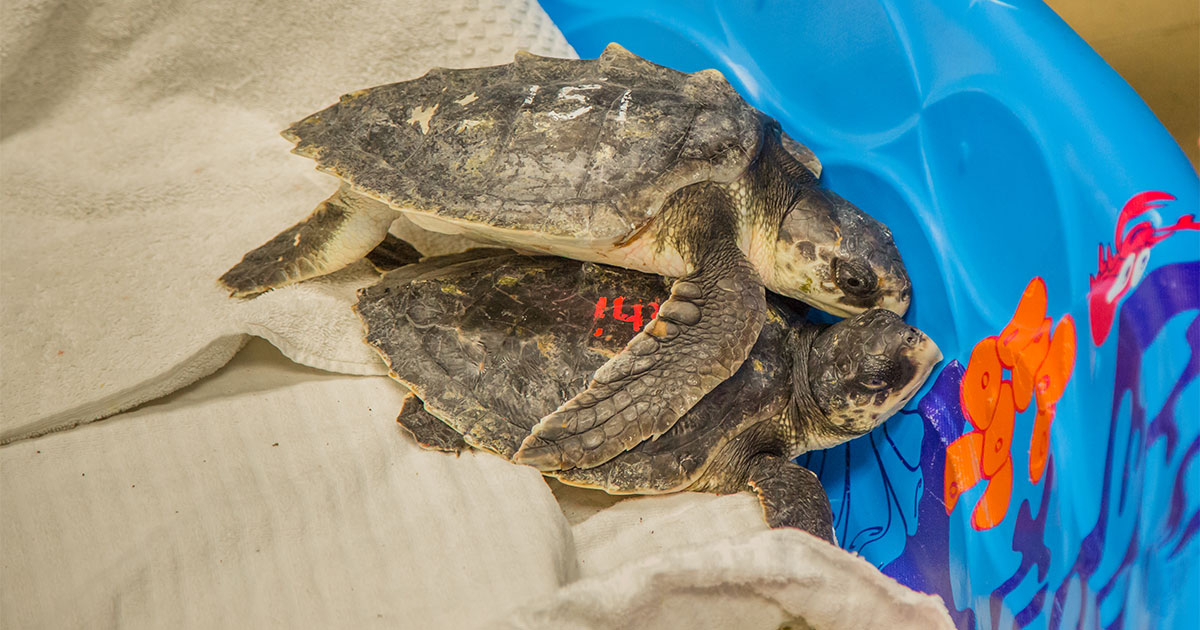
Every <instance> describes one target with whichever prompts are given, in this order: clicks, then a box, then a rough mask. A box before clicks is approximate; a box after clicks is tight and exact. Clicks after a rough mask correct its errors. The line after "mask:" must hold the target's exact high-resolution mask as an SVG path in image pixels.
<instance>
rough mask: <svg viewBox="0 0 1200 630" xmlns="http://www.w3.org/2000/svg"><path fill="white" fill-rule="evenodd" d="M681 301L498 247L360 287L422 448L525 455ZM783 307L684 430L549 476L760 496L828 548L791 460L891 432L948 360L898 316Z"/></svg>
mask: <svg viewBox="0 0 1200 630" xmlns="http://www.w3.org/2000/svg"><path fill="white" fill-rule="evenodd" d="M669 295H670V293H669V284H668V283H667V282H666V281H665V280H664V279H662V278H661V277H659V276H652V275H648V274H641V273H638V272H634V271H630V270H626V269H619V268H615V267H609V266H605V265H598V264H593V263H580V262H576V261H572V260H567V259H562V258H553V257H536V258H530V257H526V256H522V255H518V254H513V253H511V252H502V251H497V250H492V251H479V252H466V253H464V254H459V255H456V256H450V257H441V258H432V259H427V260H426V261H424V262H421V263H419V264H414V265H409V266H407V267H403V268H401V269H398V270H395V271H392V272H390V273H388V274H386V275H385V276H384V277H383V279H382V280H381V281H380V282H379V283H378V284H377V285H375V286H373V287H369V288H366V289H362V290H361V291H359V299H358V303H357V305H356V307H355V308H356V310H357V312H358V314H359V317H360V318H361V319H362V321H363V323H364V325H365V328H366V338H367V342H368V343H369V344H370V345H371V346H372V347H373V348H375V349H376V350H377V351H378V352H379V354H380V355H381V356H382V357H383V359H384V361H385V362H386V363H387V364H388V366H389V368H390V373H391V375H392V376H393V377H394V378H396V379H397V380H398V381H400V382H401V383H404V384H405V385H407V386H408V387H409V388H410V390H411V391H412V392H413V395H411V396H410V397H409V398H408V399H406V401H405V404H404V407H403V409H402V410H401V412H400V416H399V418H398V421H399V422H400V423H401V424H402V425H403V426H405V427H406V428H407V429H409V430H410V431H411V432H412V433H413V434H414V435H415V436H416V438H417V440H418V441H419V442H420V443H422V444H423V445H425V446H427V447H434V448H440V449H442V450H457V449H461V448H465V447H466V446H467V445H470V446H472V447H476V448H480V449H486V450H489V451H493V452H495V453H498V454H500V455H502V456H504V457H506V458H509V459H512V458H513V456H514V455H515V454H516V453H517V452H518V448H520V447H521V445H522V444H523V443H525V442H526V440H529V439H531V438H530V437H529V436H530V431H531V430H532V429H533V428H534V426H535V425H536V424H537V423H538V421H539V420H540V418H541V417H542V416H544V415H545V414H546V413H548V412H549V411H550V410H553V409H554V408H555V407H557V406H558V405H559V403H561V402H562V401H563V400H565V399H568V398H570V397H571V396H574V395H575V394H576V393H578V392H579V391H580V390H582V389H584V388H585V387H586V386H587V382H588V379H589V378H590V377H591V375H592V373H593V372H594V371H595V370H596V369H597V368H599V367H600V366H601V365H603V364H604V363H605V361H607V360H608V359H609V358H610V357H611V356H613V355H614V354H615V353H617V352H618V351H620V349H621V348H622V347H623V346H624V344H625V343H626V341H627V340H628V339H629V338H630V337H632V336H633V335H634V333H635V332H636V331H637V329H638V328H639V324H640V323H641V322H640V321H639V320H644V319H648V318H650V317H652V316H653V314H654V311H655V310H656V309H658V308H659V305H660V304H662V303H663V302H662V301H663V300H666V299H667V298H668V297H669ZM785 301H786V299H785V298H780V297H776V296H771V297H770V298H769V299H768V305H767V308H766V309H765V310H764V311H765V318H764V319H765V324H764V326H763V329H762V333H761V334H760V335H759V336H758V339H757V342H756V343H755V345H754V347H753V349H752V350H751V351H750V354H749V358H748V359H747V360H746V361H745V362H744V363H743V364H742V366H741V367H740V368H739V369H738V370H737V372H736V373H735V374H734V375H733V376H731V377H730V378H729V379H727V380H725V381H724V382H722V383H721V384H719V385H718V386H717V387H716V388H714V389H713V390H712V391H711V392H709V393H708V395H706V396H705V397H704V398H703V399H701V401H700V402H699V403H697V404H696V405H695V406H694V407H692V408H691V409H690V410H689V411H688V412H687V413H685V414H684V415H683V417H682V418H681V419H680V420H679V421H678V422H676V423H675V425H674V426H673V427H671V429H670V430H668V431H666V432H664V433H663V434H662V435H660V436H659V437H658V438H657V439H646V440H644V441H642V442H639V443H638V444H635V445H633V446H632V448H630V449H629V450H627V451H625V452H622V453H621V454H619V455H617V456H616V457H614V458H612V459H610V460H609V461H607V462H605V463H603V464H600V465H598V466H593V467H589V468H565V469H561V470H555V471H548V472H546V474H548V475H550V476H553V477H556V478H558V479H559V480H561V481H563V482H564V483H567V484H570V485H575V486H584V487H591V488H599V489H602V490H605V491H607V492H609V493H611V494H658V493H668V492H677V491H683V490H693V491H703V492H714V493H732V492H739V491H743V490H749V489H751V488H752V489H753V490H754V491H756V492H757V493H758V496H759V498H760V499H761V501H762V505H763V510H764V514H765V517H766V520H767V522H768V524H770V525H771V526H773V527H774V526H795V527H800V528H802V529H805V530H808V531H810V532H812V533H814V534H816V535H818V536H821V537H823V538H826V539H830V538H831V536H832V524H831V515H830V510H829V503H828V500H827V499H826V498H825V495H824V493H823V492H822V491H821V486H820V484H819V483H818V482H817V479H816V476H815V475H813V474H812V473H811V472H809V471H808V470H805V469H804V468H801V467H800V466H797V465H796V464H794V463H791V461H790V460H791V459H792V458H794V457H796V456H797V455H798V454H800V453H802V452H804V451H807V450H811V449H818V448H826V447H830V446H833V445H836V444H839V443H841V442H844V441H846V440H849V439H851V438H854V437H857V436H860V435H863V434H865V433H867V432H868V431H870V430H871V429H873V428H875V427H876V426H878V425H879V423H881V422H883V420H884V419H886V418H887V417H888V416H890V415H891V414H893V413H895V412H896V411H897V410H899V409H900V408H901V407H902V406H903V405H904V404H905V403H906V402H907V401H908V400H909V399H910V398H911V397H912V396H913V395H914V394H915V393H916V391H917V390H918V389H919V388H920V387H921V385H922V383H924V381H925V379H926V377H928V375H929V373H930V371H931V370H932V369H933V366H934V364H935V363H937V362H938V361H939V360H940V359H941V353H940V352H939V351H938V348H937V346H936V345H935V344H934V343H933V341H932V340H930V339H929V338H928V337H926V336H925V335H924V334H923V333H921V332H920V331H918V330H917V329H916V328H913V327H911V326H908V325H907V324H905V323H904V322H903V321H902V320H901V319H900V317H899V316H897V315H896V314H895V313H892V312H890V311H887V310H882V309H877V310H871V311H867V312H865V313H862V314H859V315H856V316H853V317H851V318H849V319H845V320H842V321H841V322H838V323H836V324H833V325H832V326H825V325H819V324H813V323H807V322H804V321H801V319H800V318H799V317H798V316H797V315H796V314H795V312H794V311H792V310H791V309H790V308H789V307H788V305H787V304H785ZM532 439H534V440H536V439H537V438H536V437H534V438H532ZM595 446H596V444H595V443H593V442H584V443H582V444H580V448H584V449H587V448H595ZM570 455H571V457H572V458H574V459H579V457H580V454H579V453H571V454H570Z"/></svg>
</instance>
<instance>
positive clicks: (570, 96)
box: [550, 83, 600, 120]
mask: <svg viewBox="0 0 1200 630" xmlns="http://www.w3.org/2000/svg"><path fill="white" fill-rule="evenodd" d="M599 89H600V86H599V85H597V84H595V83H589V84H588V85H569V86H567V87H564V88H562V89H561V90H559V91H558V99H559V100H562V101H576V102H579V103H584V106H583V107H580V108H578V109H576V110H574V111H571V112H567V113H566V114H560V113H558V112H550V117H551V118H553V119H554V120H574V119H576V118H579V117H580V116H582V115H584V114H586V113H587V112H589V111H591V109H592V106H591V105H587V96H585V95H583V94H577V93H576V92H583V91H589V90H599Z"/></svg>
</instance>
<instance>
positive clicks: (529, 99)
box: [521, 85, 541, 105]
mask: <svg viewBox="0 0 1200 630" xmlns="http://www.w3.org/2000/svg"><path fill="white" fill-rule="evenodd" d="M540 88H541V86H540V85H531V86H529V94H527V95H525V101H524V102H523V103H521V104H522V105H528V104H530V103H532V102H533V97H534V96H536V95H537V93H538V90H539V89H540Z"/></svg>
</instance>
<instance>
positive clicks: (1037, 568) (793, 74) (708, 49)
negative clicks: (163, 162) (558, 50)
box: [542, 0, 1200, 629]
mask: <svg viewBox="0 0 1200 630" xmlns="http://www.w3.org/2000/svg"><path fill="white" fill-rule="evenodd" d="M542 4H543V6H544V7H545V8H546V10H547V12H548V13H549V14H550V16H551V18H553V19H554V21H555V22H556V23H557V24H558V26H559V27H560V28H561V29H562V31H563V33H564V34H565V35H566V37H567V39H568V40H569V41H570V42H571V44H572V45H574V46H575V49H576V50H577V51H578V52H579V54H580V56H582V57H595V56H597V55H598V54H599V53H600V51H601V50H602V49H603V47H604V46H605V45H606V44H607V43H608V42H610V41H617V42H620V43H621V44H622V45H624V46H625V47H626V48H628V49H630V50H631V51H633V52H635V53H637V54H639V55H641V56H643V57H646V58H648V59H651V60H653V61H656V62H658V63H661V64H664V65H668V66H671V67H674V68H677V69H679V70H684V71H695V70H700V69H703V68H709V67H713V68H718V69H720V70H721V71H722V72H724V74H725V75H726V76H727V77H728V78H729V80H730V82H731V83H732V84H733V85H734V86H735V87H736V88H737V89H738V90H739V91H741V93H742V94H743V95H744V96H745V97H746V98H747V99H748V100H749V101H750V102H752V103H753V104H755V105H756V106H757V107H758V108H759V109H761V110H763V111H765V112H766V113H768V114H770V115H772V116H775V117H776V118H778V119H779V120H780V122H781V123H782V124H783V125H784V128H785V129H786V130H787V131H788V133H789V134H790V135H791V136H792V137H794V138H796V139H798V140H800V141H802V142H804V143H805V144H807V145H808V146H809V147H810V148H812V149H813V150H814V151H815V152H816V154H817V156H818V157H819V158H820V159H821V162H822V163H823V166H824V175H823V179H824V181H825V182H826V183H827V185H828V186H829V187H831V188H832V189H834V190H835V191H837V192H839V193H840V194H842V195H843V196H844V197H846V198H848V199H850V200H851V201H853V202H855V203H856V204H857V205H859V206H860V207H861V208H863V209H864V210H866V211H868V212H870V213H872V214H874V215H875V216H876V217H878V218H879V219H881V220H883V221H884V222H885V223H887V224H888V225H889V226H890V227H891V228H892V230H893V232H894V234H895V237H896V241H897V244H898V245H899V247H900V249H901V252H902V253H903V255H904V257H905V260H906V262H907V264H908V267H909V271H910V273H911V275H912V276H913V282H914V287H915V298H914V306H913V308H912V310H911V311H910V314H909V321H911V322H912V323H914V324H915V325H917V326H918V327H920V328H922V329H924V330H925V331H927V332H928V333H929V334H930V335H931V336H933V338H934V339H935V340H936V341H937V342H938V344H939V345H940V346H941V348H942V350H943V352H944V354H945V355H946V362H945V363H943V364H942V366H940V367H939V368H938V370H936V371H935V375H934V377H932V378H931V379H930V384H929V385H927V386H926V389H925V391H924V392H922V393H921V394H919V395H918V396H917V398H916V399H915V400H914V402H913V404H912V405H910V408H909V409H907V410H905V412H904V413H902V414H900V415H898V416H896V417H895V418H893V419H892V420H890V421H889V422H887V423H886V424H885V425H883V426H881V427H880V428H879V429H877V430H876V431H875V432H873V433H872V434H871V435H869V436H867V437H864V438H862V439H860V440H856V441H854V442H852V443H851V444H849V445H846V446H843V447H840V448H837V449H832V450H829V451H824V452H819V453H813V454H809V455H807V456H805V457H803V458H801V460H800V463H802V464H804V465H807V466H808V467H810V468H812V469H813V470H815V471H817V472H818V473H819V474H820V476H821V478H822V481H823V482H824V483H825V486H826V488H827V490H828V491H829V495H830V500H831V502H832V504H833V508H834V512H835V516H836V519H837V534H838V538H839V540H840V542H841V544H842V545H843V546H845V547H846V548H848V549H851V550H854V551H856V552H858V553H860V554H862V555H863V556H865V557H866V558H867V559H869V560H871V561H872V562H874V563H875V564H876V565H878V566H880V567H881V568H882V569H883V570H884V571H885V572H887V573H888V574H889V575H892V576H894V577H896V578H897V579H899V580H901V581H902V582H904V583H906V584H908V585H910V586H912V587H914V588H917V589H920V590H923V591H926V592H932V593H937V594H939V595H941V597H942V598H943V599H944V600H945V601H946V603H947V606H948V607H949V608H950V610H951V614H952V615H953V616H954V618H955V620H956V621H957V623H958V624H959V626H960V627H963V628H1024V627H1034V628H1075V627H1083V628H1114V627H1125V628H1140V627H1147V628H1188V629H1191V628H1197V627H1200V602H1198V599H1200V572H1198V571H1197V570H1196V567H1197V566H1200V540H1198V539H1197V536H1196V534H1197V531H1198V530H1200V464H1198V463H1197V454H1198V453H1200V385H1198V384H1197V381H1196V379H1195V377H1196V375H1197V373H1198V372H1200V225H1198V224H1196V223H1195V222H1194V220H1193V219H1192V217H1194V216H1195V215H1196V214H1197V213H1198V209H1197V204H1198V200H1200V184H1198V181H1197V177H1196V173H1195V172H1194V171H1193V170H1192V168H1191V166H1190V164H1189V163H1188V162H1187V159H1186V158H1185V157H1184V155H1183V153H1182V151H1180V150H1179V148H1178V146H1177V145H1175V144H1174V142H1173V141H1172V139H1171V137H1170V136H1169V135H1168V134H1167V133H1166V131H1165V130H1164V129H1163V128H1162V126H1161V125H1160V124H1159V123H1158V121H1157V120H1156V119H1155V118H1154V116H1153V114H1152V113H1151V112H1150V110H1149V109H1148V108H1147V107H1146V105H1145V104H1144V103H1143V102H1142V101H1141V100H1140V99H1139V98H1138V96H1137V95H1136V94H1135V93H1134V92H1133V90H1131V89H1130V88H1129V86H1128V85H1126V84H1125V82H1124V81H1123V80H1121V78H1120V77H1119V76H1118V75H1117V74H1116V73H1114V72H1113V71H1112V70H1111V69H1110V68H1109V67H1108V66H1107V65H1106V64H1105V63H1104V62H1103V61H1102V60H1101V59H1100V58H1099V57H1098V56H1097V55H1096V54H1095V53H1094V52H1093V51H1092V50H1091V49H1090V48H1089V47H1088V46H1087V45H1086V44H1085V43H1084V42H1083V41H1082V40H1081V39H1079V37H1078V36H1077V35H1076V34H1075V33H1074V32H1072V31H1071V30H1070V28H1068V27H1067V26H1066V25H1065V24H1064V23H1063V22H1062V21H1061V20H1059V19H1058V17H1057V16H1056V15H1054V13H1053V12H1051V11H1050V10H1049V9H1048V8H1047V7H1046V6H1045V5H1043V4H1042V3H1041V2H1036V1H1029V0H1010V1H1000V0H953V1H951V0H947V1H943V2H931V1H922V0H910V1H903V0H836V1H834V0H826V1H823V2H822V1H818V0H805V1H803V2H801V1H794V2H787V3H784V2H767V1H765V0H757V1H751V0H746V1H733V0H730V1H727V2H719V1H716V0H711V1H689V2H681V1H667V0H638V1H636V2H634V1H627V0H608V1H606V2H603V3H601V2H584V1H583V0H574V1H573V0H543V2H542Z"/></svg>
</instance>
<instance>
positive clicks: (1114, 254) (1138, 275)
mask: <svg viewBox="0 0 1200 630" xmlns="http://www.w3.org/2000/svg"><path fill="white" fill-rule="evenodd" d="M1174 199H1175V197H1174V196H1173V195H1170V194H1168V193H1165V192H1161V191H1157V190H1151V191H1147V192H1143V193H1138V194H1136V195H1134V196H1133V198H1131V199H1130V200H1129V201H1128V202H1126V204H1125V207H1124V208H1122V209H1121V214H1120V216H1118V217H1117V229H1116V231H1115V235H1114V238H1113V242H1114V243H1115V245H1116V250H1115V251H1114V250H1113V247H1112V246H1109V247H1105V246H1104V245H1103V244H1101V245H1100V263H1099V268H1098V270H1097V271H1096V274H1095V275H1093V276H1090V278H1089V285H1090V288H1089V290H1088V312H1089V315H1090V319H1091V327H1092V342H1094V343H1095V344H1096V345H1097V346H1099V345H1101V344H1103V343H1104V340H1105V339H1107V338H1108V333H1109V332H1110V331H1111V330H1112V324H1113V319H1114V318H1115V317H1116V313H1117V305H1118V304H1119V303H1120V302H1121V299H1122V298H1123V297H1125V295H1126V294H1128V293H1129V292H1130V291H1132V290H1133V288H1134V287H1136V286H1137V284H1138V282H1140V281H1141V279H1142V275H1144V274H1145V273H1146V267H1147V265H1149V264H1150V250H1151V249H1152V248H1153V247H1154V246H1155V245H1157V244H1159V243H1161V242H1162V241H1164V240H1165V239H1166V238H1167V237H1169V236H1171V235H1172V234H1174V233H1175V232H1177V231H1179V230H1200V223H1197V222H1196V217H1195V216H1194V215H1191V214H1185V215H1183V216H1182V217H1180V218H1179V220H1178V221H1176V222H1175V225H1169V226H1167V227H1161V228H1160V227H1155V226H1154V223H1153V222H1152V221H1151V220H1150V219H1146V220H1143V221H1140V222H1138V223H1137V224H1136V225H1134V226H1133V227H1130V228H1129V230H1128V231H1126V227H1127V226H1128V225H1129V222H1130V220H1131V219H1134V218H1136V217H1138V216H1140V215H1142V214H1145V213H1147V212H1150V211H1152V210H1157V209H1158V208H1161V207H1163V206H1165V205H1166V202H1168V201H1173V200H1174Z"/></svg>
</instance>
